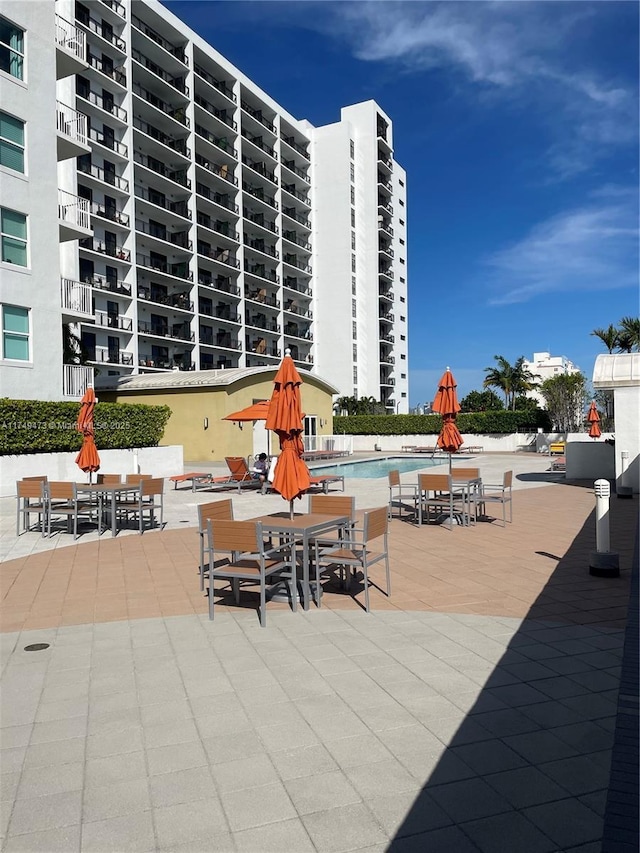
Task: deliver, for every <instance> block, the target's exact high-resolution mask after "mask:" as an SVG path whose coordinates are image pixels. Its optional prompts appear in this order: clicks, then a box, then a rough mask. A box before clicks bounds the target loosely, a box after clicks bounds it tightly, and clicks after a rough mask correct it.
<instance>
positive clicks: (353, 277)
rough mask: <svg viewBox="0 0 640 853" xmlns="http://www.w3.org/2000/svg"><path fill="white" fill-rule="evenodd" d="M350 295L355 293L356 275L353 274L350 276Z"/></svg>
mask: <svg viewBox="0 0 640 853" xmlns="http://www.w3.org/2000/svg"><path fill="white" fill-rule="evenodd" d="M351 295H352V296H355V295H356V277H355V275H352V276H351Z"/></svg>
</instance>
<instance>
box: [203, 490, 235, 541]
mask: <svg viewBox="0 0 640 853" xmlns="http://www.w3.org/2000/svg"><path fill="white" fill-rule="evenodd" d="M209 519H211V520H212V521H214V520H222V521H233V501H232V500H231V498H226V499H225V500H223V501H211V503H208V504H199V505H198V532H199V533H204V532H205V531H206V529H207V521H209Z"/></svg>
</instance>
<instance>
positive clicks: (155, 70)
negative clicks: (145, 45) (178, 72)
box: [131, 47, 189, 97]
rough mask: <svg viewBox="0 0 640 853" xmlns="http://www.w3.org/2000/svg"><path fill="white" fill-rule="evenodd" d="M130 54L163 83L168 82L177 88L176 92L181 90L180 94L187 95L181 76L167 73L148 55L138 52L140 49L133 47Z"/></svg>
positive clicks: (187, 88)
mask: <svg viewBox="0 0 640 853" xmlns="http://www.w3.org/2000/svg"><path fill="white" fill-rule="evenodd" d="M131 56H132V57H133V58H134V59H135V60H136V62H139V63H140V65H144V67H145V68H146V69H147V70H148V71H151V73H152V74H156V75H157V76H158V77H160V79H161V80H164V81H165V83H168V84H169V85H170V86H172V87H173V88H174V89H177V90H178V92H182V94H183V95H186V96H187V97H188V96H189V87H188V86H186V85H185V82H184V78H183V77H173V76H172V75H171V74H167V72H166V71H165V70H164V69H163V68H161V67H160V66H159V65H158V63H157V62H154V61H153V60H152V59H149V57H148V56H145V55H144V53H140V51H139V50H136V48H135V47H134V48H133V49H132V51H131Z"/></svg>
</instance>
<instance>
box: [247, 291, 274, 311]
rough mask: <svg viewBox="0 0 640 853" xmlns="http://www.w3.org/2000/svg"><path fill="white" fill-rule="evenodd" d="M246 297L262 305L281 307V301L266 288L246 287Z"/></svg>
mask: <svg viewBox="0 0 640 853" xmlns="http://www.w3.org/2000/svg"><path fill="white" fill-rule="evenodd" d="M244 295H245V299H250V300H251V301H252V302H259V303H260V304H261V305H268V306H269V308H280V302H279V300H278V299H276V297H275V296H274V295H273V294H272V293H267V291H266V288H263V289H255V288H254V289H253V290H252V289H250V288H248V287H247V288H245V291H244Z"/></svg>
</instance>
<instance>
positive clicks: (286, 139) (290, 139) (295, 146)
mask: <svg viewBox="0 0 640 853" xmlns="http://www.w3.org/2000/svg"><path fill="white" fill-rule="evenodd" d="M282 139H283V141H284V142H286V143H287V145H288V146H289V147H290V148H293V150H294V151H297V152H298V154H302V156H303V157H304V158H305V160H310V159H311V157H310V156H309V152H308V151H307V150H306V148H303V147H302V146H301V145H298V143H297V142H296V141H295V139H294V138H293V136H283V137H282Z"/></svg>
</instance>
